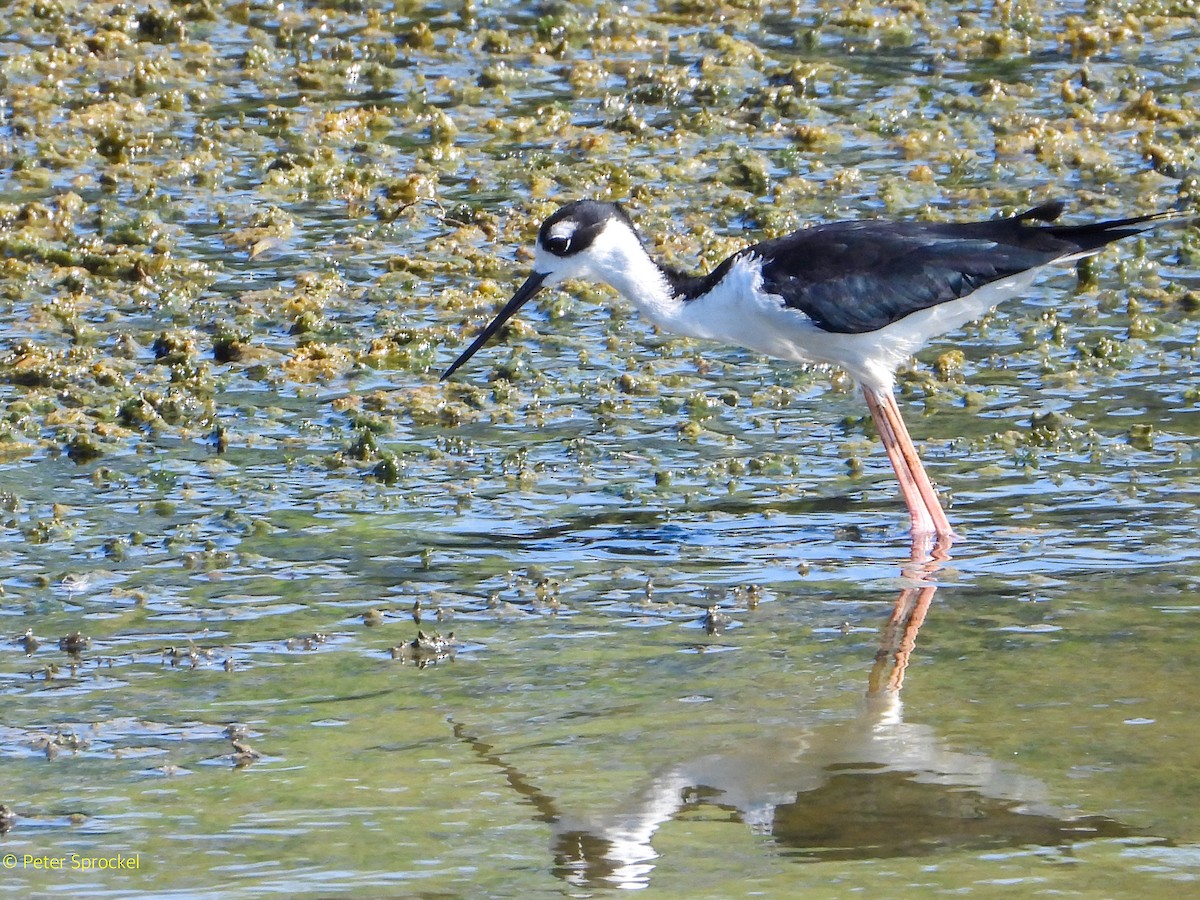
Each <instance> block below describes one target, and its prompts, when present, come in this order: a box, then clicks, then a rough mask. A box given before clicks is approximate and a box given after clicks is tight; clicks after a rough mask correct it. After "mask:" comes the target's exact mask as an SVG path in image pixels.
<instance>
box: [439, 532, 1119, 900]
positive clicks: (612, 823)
mask: <svg viewBox="0 0 1200 900" xmlns="http://www.w3.org/2000/svg"><path fill="white" fill-rule="evenodd" d="M949 550H950V546H949V541H948V539H944V538H943V539H941V540H939V542H938V543H937V544H936V545H934V544H932V543H931V542H930V541H928V540H924V539H921V538H917V539H914V543H913V545H912V548H911V555H910V559H909V561H908V563H907V564H906V565H905V566H904V567H903V568H902V571H903V573H904V575H905V586H904V587H903V588H902V589H901V590H900V593H899V596H898V597H897V598H896V602H895V606H894V608H893V610H892V614H891V617H890V619H889V621H888V624H887V627H886V628H885V629H884V632H883V637H882V640H881V642H880V647H879V650H878V652H877V654H876V659H875V664H874V666H873V668H872V670H871V674H870V677H869V679H868V686H867V692H866V695H865V698H864V701H863V704H862V708H861V710H860V712H859V714H858V715H857V716H856V717H854V718H853V719H850V720H848V721H844V722H839V723H835V724H831V725H822V726H819V727H817V728H813V727H811V726H810V727H803V728H802V727H794V728H786V727H785V728H777V729H767V730H764V731H763V732H762V733H761V735H760V737H759V738H758V739H756V740H755V741H753V742H749V743H744V744H742V745H739V746H738V747H737V748H736V750H734V751H731V752H724V753H714V754H710V755H704V756H698V757H695V758H693V759H687V760H683V761H681V762H679V763H676V764H675V765H672V766H670V767H669V768H666V769H664V770H662V771H660V772H658V773H656V774H654V775H652V776H651V777H649V778H648V779H647V781H646V783H645V784H644V785H642V786H641V787H640V789H638V790H637V791H635V792H634V793H632V794H631V795H630V796H628V797H626V798H625V799H624V800H623V802H621V803H620V804H619V805H618V806H617V807H616V808H615V809H613V810H611V811H609V812H607V813H590V814H589V813H573V812H569V811H566V810H564V809H561V808H560V806H559V803H558V802H557V800H556V799H555V798H554V797H551V796H549V795H547V794H545V793H544V792H542V791H541V790H540V789H539V788H538V787H536V785H535V784H534V782H533V780H532V779H530V778H528V777H527V776H526V775H525V774H524V773H522V772H520V771H519V770H517V769H516V768H515V767H514V766H512V765H510V764H508V763H507V762H505V761H504V760H503V759H502V758H501V757H500V756H499V754H497V753H496V752H495V750H494V748H493V747H492V746H490V745H489V744H487V743H486V742H484V741H482V740H480V739H479V738H477V737H474V736H472V735H471V734H470V733H469V732H468V731H467V730H466V729H465V728H463V727H462V726H461V725H457V724H456V725H455V730H456V734H457V736H458V737H459V738H460V739H461V740H464V741H466V742H467V743H468V744H470V745H471V747H472V748H473V749H474V751H475V752H476V753H477V754H478V755H479V756H480V757H481V758H482V759H484V760H485V761H487V762H488V763H490V764H492V765H494V766H497V767H498V768H499V769H501V771H502V772H503V773H504V775H505V777H506V779H507V780H508V783H509V784H510V786H511V787H512V788H513V789H514V790H516V791H517V792H519V793H520V794H522V795H523V796H524V797H525V798H526V799H527V801H528V802H529V803H530V804H531V805H532V806H533V807H534V808H535V809H536V810H537V815H536V818H537V819H538V820H539V821H542V822H545V823H547V824H549V825H550V826H551V828H552V829H553V834H554V856H555V871H556V873H557V874H558V875H559V876H560V877H562V878H563V879H564V880H566V881H568V882H569V883H571V884H573V885H577V886H588V887H600V886H610V887H613V886H615V887H626V888H632V887H644V886H647V885H648V884H649V883H650V880H651V875H652V873H653V869H654V866H655V860H656V859H657V854H656V852H655V850H654V848H653V844H652V841H653V837H654V834H655V832H656V831H657V830H658V829H659V828H660V827H661V826H662V825H663V824H664V823H666V822H668V821H670V820H672V819H674V818H676V817H678V816H680V815H681V814H683V813H685V812H688V811H690V810H694V809H696V808H698V807H702V806H707V807H710V808H717V809H720V810H724V811H726V812H728V813H729V815H730V816H731V818H733V819H736V820H737V821H740V822H742V823H743V824H744V825H745V826H747V827H749V828H750V829H752V830H753V831H755V832H756V833H762V834H768V835H770V836H771V837H772V839H773V840H774V841H775V843H776V844H777V846H779V847H780V849H781V851H782V852H785V853H787V854H788V855H790V856H793V857H795V858H799V859H808V860H834V859H839V860H847V859H873V858H888V857H900V856H925V855H928V854H932V853H937V852H943V851H946V850H950V849H954V848H963V847H968V848H980V849H984V848H988V847H1008V846H1026V845H1043V846H1053V845H1058V844H1068V843H1074V842H1077V841H1079V840H1083V839H1087V838H1093V837H1126V836H1129V835H1131V834H1132V831H1131V829H1129V828H1128V827H1126V826H1124V825H1122V824H1121V823H1119V822H1116V821H1113V820H1111V819H1107V818H1104V817H1099V816H1092V817H1086V818H1081V817H1074V818H1072V817H1068V816H1066V815H1065V814H1062V813H1059V812H1056V811H1055V810H1054V809H1053V808H1052V807H1051V806H1050V805H1049V804H1048V803H1046V802H1045V801H1044V799H1043V797H1044V793H1045V791H1044V787H1043V785H1042V784H1041V783H1040V782H1039V781H1037V780H1035V779H1033V778H1029V777H1027V776H1024V775H1021V774H1020V773H1018V772H1015V771H1012V770H1010V769H1008V768H1006V767H1005V766H1003V765H1001V764H1000V763H999V762H998V761H996V760H993V759H991V758H990V757H988V756H986V755H984V754H982V753H967V752H963V751H960V750H953V749H951V748H950V747H948V746H946V744H945V742H943V741H942V740H941V739H940V738H939V737H938V735H937V734H936V733H935V732H934V730H933V728H932V727H930V726H928V725H919V724H911V723H907V722H905V721H904V719H903V716H902V706H901V700H900V692H901V688H902V686H903V683H904V676H905V672H906V670H907V668H908V665H909V660H910V657H911V654H912V652H913V649H914V647H915V646H916V640H917V633H918V631H919V630H920V628H921V625H922V623H923V622H924V620H925V615H926V613H927V612H928V610H929V607H930V604H931V603H932V601H933V597H934V594H935V592H936V591H937V583H936V582H935V581H934V580H933V578H934V576H935V573H936V572H937V571H938V569H939V568H940V567H941V566H942V565H943V564H944V562H945V561H946V560H947V559H949Z"/></svg>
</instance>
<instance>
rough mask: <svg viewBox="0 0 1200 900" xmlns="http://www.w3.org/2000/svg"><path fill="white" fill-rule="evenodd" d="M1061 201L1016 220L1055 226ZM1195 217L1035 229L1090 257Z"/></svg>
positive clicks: (1171, 212)
mask: <svg viewBox="0 0 1200 900" xmlns="http://www.w3.org/2000/svg"><path fill="white" fill-rule="evenodd" d="M1063 207H1064V204H1063V203H1062V201H1061V200H1055V201H1052V202H1050V203H1043V204H1041V205H1040V206H1035V207H1034V208H1033V209H1030V210H1027V211H1025V212H1023V213H1020V214H1019V215H1016V216H1013V220H1014V221H1017V222H1027V221H1029V220H1031V219H1033V220H1036V221H1038V222H1053V221H1054V220H1055V219H1057V218H1058V217H1059V216H1060V215H1061V214H1062V211H1063ZM1193 218H1194V217H1193V216H1192V215H1191V214H1190V213H1187V212H1184V211H1183V210H1179V209H1168V210H1164V211H1163V212H1156V213H1150V214H1149V215H1145V216H1133V217H1132V218H1128V219H1109V220H1108V221H1107V222H1092V223H1090V224H1087V225H1043V226H1034V227H1035V228H1036V230H1037V231H1038V232H1040V233H1042V234H1044V235H1047V236H1048V237H1053V238H1057V239H1058V240H1062V241H1069V242H1070V243H1072V244H1074V245H1075V246H1077V247H1078V248H1079V251H1080V255H1087V254H1089V253H1091V252H1094V251H1096V250H1099V249H1100V248H1101V247H1103V246H1105V245H1106V244H1111V243H1112V242H1113V241H1119V240H1121V238H1127V237H1132V236H1133V235H1135V234H1141V233H1142V232H1143V231H1146V230H1148V229H1150V228H1155V227H1157V226H1158V225H1162V224H1164V223H1166V222H1187V221H1189V220H1192V219H1193Z"/></svg>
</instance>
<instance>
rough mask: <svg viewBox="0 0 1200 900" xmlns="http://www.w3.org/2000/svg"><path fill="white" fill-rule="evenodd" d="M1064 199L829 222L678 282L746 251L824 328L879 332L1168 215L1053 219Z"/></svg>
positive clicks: (690, 289)
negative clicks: (959, 213) (1017, 210)
mask: <svg viewBox="0 0 1200 900" xmlns="http://www.w3.org/2000/svg"><path fill="white" fill-rule="evenodd" d="M1061 212H1062V204H1061V203H1047V204H1044V205H1042V206H1039V207H1036V208H1034V209H1031V210H1029V211H1028V212H1025V213H1022V214H1021V215H1019V216H1013V217H1011V218H1007V219H996V220H992V221H988V222H969V223H959V224H954V223H948V224H946V223H925V222H883V221H871V220H866V221H860V222H835V223H832V224H828V225H818V226H816V227H814V228H809V229H805V230H803V231H797V232H794V233H792V234H789V235H786V236H785V237H781V238H776V239H774V240H770V241H764V242H762V243H760V244H755V245H754V246H753V247H748V248H747V249H745V250H743V251H741V252H740V253H738V254H735V255H734V256H733V257H731V258H730V259H728V260H726V261H725V262H724V263H722V264H721V265H720V266H719V267H718V268H717V270H716V271H714V272H713V273H712V274H711V275H709V276H708V277H707V278H704V279H688V280H687V281H688V283H686V284H683V283H681V284H680V287H681V288H683V293H684V294H685V295H688V296H692V297H696V296H700V294H702V293H704V291H705V290H706V289H707V288H708V287H711V286H712V285H714V284H715V283H716V281H718V280H719V279H720V277H721V276H722V275H724V273H725V271H727V270H728V268H729V266H730V265H732V263H733V260H734V259H737V258H738V257H739V256H743V255H745V254H752V255H754V256H757V257H759V258H761V259H762V260H763V261H764V262H763V270H762V271H763V288H764V290H766V291H767V292H768V293H771V294H775V295H778V296H779V297H782V298H783V301H784V304H785V305H786V306H788V307H789V308H792V309H796V310H799V311H800V312H802V313H804V314H805V315H806V316H808V317H809V318H811V319H812V320H813V321H814V322H815V323H816V324H817V325H818V326H820V327H821V328H823V329H825V330H826V331H832V332H838V333H843V334H859V333H863V332H868V331H876V330H878V329H880V328H883V327H884V326H886V325H890V324H891V323H892V322H896V321H898V320H900V319H903V318H904V317H905V316H907V315H910V314H912V313H914V312H917V311H919V310H922V309H928V308H929V307H931V306H936V305H938V304H940V303H946V302H948V301H950V300H957V299H958V298H960V297H965V296H966V295H967V294H970V293H972V292H973V291H975V290H978V289H979V288H981V287H983V286H984V285H986V284H988V283H990V282H993V281H998V280H1000V279H1002V278H1006V277H1009V276H1012V275H1016V274H1018V273H1020V272H1024V271H1026V270H1028V269H1032V268H1035V267H1036V266H1041V265H1045V264H1046V263H1049V262H1052V261H1053V260H1055V259H1058V258H1060V257H1063V256H1069V255H1071V254H1074V253H1086V252H1089V251H1092V250H1095V249H1097V248H1099V247H1102V246H1104V245H1105V244H1107V243H1109V242H1111V241H1114V240H1118V239H1119V238H1122V237H1127V236H1129V235H1131V234H1136V233H1138V232H1139V231H1142V230H1143V228H1139V227H1136V226H1138V225H1139V224H1141V223H1143V222H1148V221H1151V220H1153V219H1155V218H1164V217H1167V216H1169V215H1170V214H1160V215H1158V216H1143V217H1140V218H1136V219H1122V220H1118V221H1111V222H1100V223H1096V224H1092V225H1077V226H1059V225H1049V226H1033V225H1029V224H1027V223H1028V220H1030V219H1038V220H1041V221H1053V220H1054V219H1055V218H1057V216H1058V215H1059V213H1061Z"/></svg>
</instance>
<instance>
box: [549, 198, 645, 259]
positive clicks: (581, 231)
mask: <svg viewBox="0 0 1200 900" xmlns="http://www.w3.org/2000/svg"><path fill="white" fill-rule="evenodd" d="M611 219H620V220H621V221H623V222H624V223H625V224H626V225H628V226H629V227H630V228H631V229H632V228H633V223H632V222H631V221H630V220H629V216H627V215H626V214H625V210H623V209H621V207H619V206H617V204H615V203H603V202H601V201H599V200H575V201H573V202H571V203H567V204H564V205H563V206H560V207H559V208H558V209H557V210H555V211H554V213H553V214H551V215H550V217H549V218H547V219H546V221H545V222H543V223H542V227H541V229H539V231H538V245H539V246H540V247H541V248H542V249H544V250H545V251H546V252H547V253H552V254H554V255H555V256H572V255H574V254H576V253H580V252H582V251H584V250H586V249H587V248H588V247H590V246H591V244H592V241H594V240H595V239H596V235H598V234H599V233H600V232H601V231H603V230H604V226H605V225H606V224H608V222H609V221H610V220H611Z"/></svg>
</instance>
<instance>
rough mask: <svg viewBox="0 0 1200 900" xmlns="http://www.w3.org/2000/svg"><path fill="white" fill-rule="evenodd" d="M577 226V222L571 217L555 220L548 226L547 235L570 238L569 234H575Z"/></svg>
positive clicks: (564, 238)
mask: <svg viewBox="0 0 1200 900" xmlns="http://www.w3.org/2000/svg"><path fill="white" fill-rule="evenodd" d="M578 227H579V223H578V222H576V221H574V220H572V219H563V220H562V221H561V222H555V223H554V224H553V225H551V226H550V233H549V234H548V235H547V237H552V238H561V239H563V240H570V239H571V236H572V235H573V234H575V229H576V228H578Z"/></svg>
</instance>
